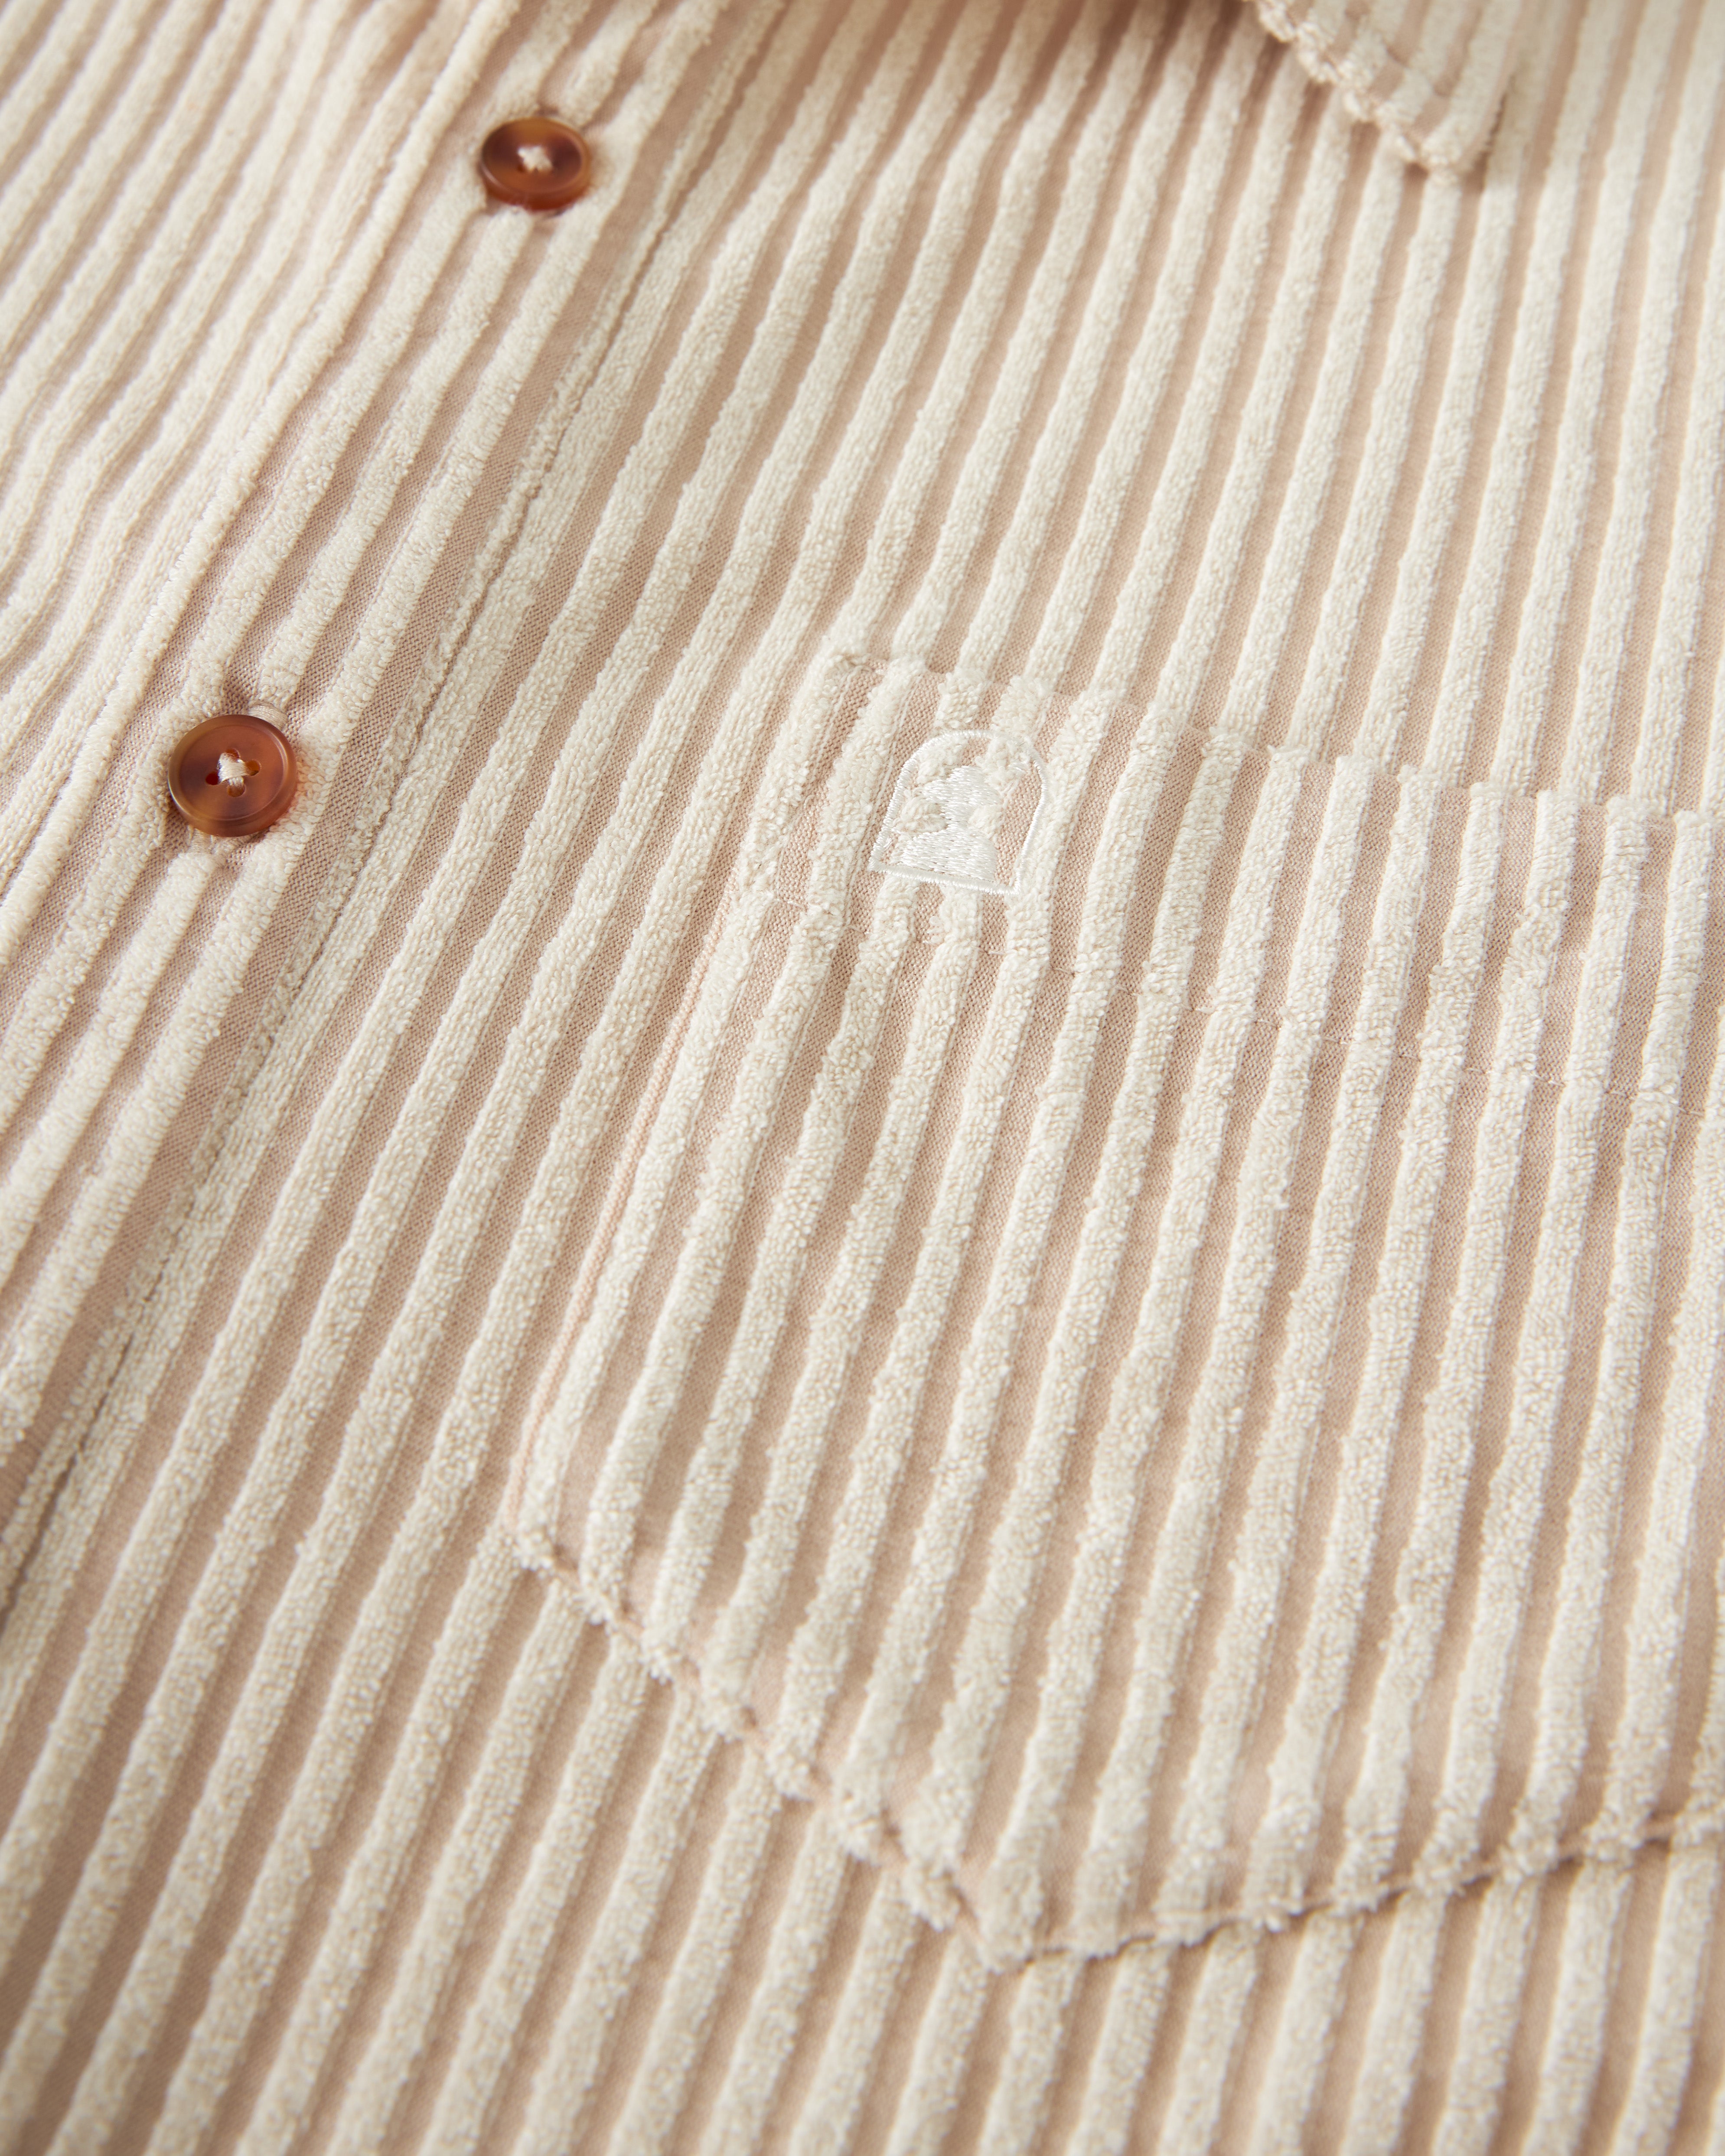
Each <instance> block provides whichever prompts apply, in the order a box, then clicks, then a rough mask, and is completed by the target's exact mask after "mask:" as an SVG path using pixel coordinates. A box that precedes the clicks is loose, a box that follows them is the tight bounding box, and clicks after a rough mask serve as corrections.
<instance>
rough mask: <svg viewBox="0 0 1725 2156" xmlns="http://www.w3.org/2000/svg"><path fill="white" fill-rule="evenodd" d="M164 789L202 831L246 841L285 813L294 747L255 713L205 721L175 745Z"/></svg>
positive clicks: (291, 795) (290, 791) (291, 794)
mask: <svg viewBox="0 0 1725 2156" xmlns="http://www.w3.org/2000/svg"><path fill="white" fill-rule="evenodd" d="M167 790H168V792H169V793H171V794H172V796H173V798H174V805H175V807H176V808H178V809H179V811H180V813H181V814H182V815H183V816H184V817H185V819H186V820H187V823H188V824H196V826H197V827H198V829H199V830H200V831H208V832H210V833H211V834H213V836H215V837H216V838H218V839H244V838H249V836H250V835H251V834H252V833H253V832H254V831H267V830H268V829H269V828H270V825H271V824H273V823H275V820H276V819H277V818H278V817H279V816H283V815H285V814H286V813H287V809H288V806H289V804H290V802H291V801H292V800H293V798H294V752H293V746H292V744H291V743H290V742H289V740H288V739H287V737H286V736H285V734H282V733H280V732H279V731H277V729H276V728H275V727H274V726H271V725H270V721H269V720H268V719H260V718H259V717H258V716H257V715H256V713H255V712H253V711H231V712H228V713H227V714H226V715H225V716H223V717H221V718H219V719H206V720H205V721H204V722H203V725H202V726H193V729H192V731H191V732H190V733H189V734H185V735H182V737H181V738H180V739H179V740H178V741H177V742H176V743H175V744H174V750H173V753H172V756H170V757H169V758H168V760H167Z"/></svg>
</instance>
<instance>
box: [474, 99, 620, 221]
mask: <svg viewBox="0 0 1725 2156" xmlns="http://www.w3.org/2000/svg"><path fill="white" fill-rule="evenodd" d="M479 167H480V178H481V179H482V180H483V181H484V182H485V193H487V194H488V195H490V197H491V198H492V200H493V201H494V202H501V203H508V204H509V205H510V207H511V208H512V209H541V210H545V209H567V208H568V206H569V204H570V203H572V202H573V201H574V200H575V199H576V198H577V197H578V195H584V194H585V193H587V187H588V181H589V180H590V179H591V178H592V177H593V155H592V152H591V151H589V150H588V146H587V145H586V143H585V142H583V141H582V139H581V137H580V136H578V134H577V133H576V132H575V130H574V129H573V128H572V127H567V126H564V124H563V122H562V121H561V120H552V119H551V118H549V117H548V116H547V115H546V114H544V113H542V112H535V113H529V114H528V115H526V117H525V118H523V119H521V120H506V121H504V123H503V125H502V126H501V127H494V128H493V129H492V130H491V131H490V134H489V135H488V136H486V137H485V141H484V143H483V144H482V146H480V157H479Z"/></svg>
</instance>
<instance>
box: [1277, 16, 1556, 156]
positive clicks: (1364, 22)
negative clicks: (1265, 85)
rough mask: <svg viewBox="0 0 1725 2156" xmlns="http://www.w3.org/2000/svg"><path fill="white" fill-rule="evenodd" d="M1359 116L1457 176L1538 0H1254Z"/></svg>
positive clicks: (1479, 145) (1474, 149) (1485, 128)
mask: <svg viewBox="0 0 1725 2156" xmlns="http://www.w3.org/2000/svg"><path fill="white" fill-rule="evenodd" d="M1253 4H1254V6H1255V8H1256V10H1257V14H1258V19H1259V20H1260V22H1261V23H1263V25H1264V27H1265V28H1266V30H1268V31H1269V32H1270V33H1271V35H1272V36H1273V37H1277V38H1281V39H1282V40H1283V41H1284V42H1285V43H1286V44H1291V46H1292V47H1293V49H1294V50H1295V51H1296V53H1297V54H1299V56H1300V59H1301V62H1302V63H1303V64H1304V65H1305V67H1306V68H1307V70H1308V71H1309V72H1310V73H1311V74H1312V75H1313V76H1315V77H1316V78H1317V80H1318V81H1320V82H1322V83H1326V84H1327V85H1330V86H1331V87H1332V88H1333V89H1334V90H1335V91H1336V94H1337V95H1338V96H1339V97H1340V98H1341V99H1342V100H1343V104H1345V105H1347V107H1348V110H1349V111H1350V112H1351V113H1353V115H1354V116H1355V117H1356V119H1359V120H1363V121H1368V122H1369V124H1370V125H1371V126H1374V127H1377V128H1379V129H1381V130H1382V131H1383V133H1384V136H1385V137H1386V139H1387V140H1388V141H1390V142H1391V143H1392V144H1394V146H1395V148H1396V149H1397V150H1399V151H1400V152H1401V154H1402V156H1403V157H1406V158H1407V159H1408V160H1409V162H1410V163H1413V164H1416V165H1424V166H1425V167H1428V168H1429V169H1430V171H1432V172H1443V173H1446V174H1448V175H1450V176H1451V177H1455V176H1457V175H1459V174H1461V173H1463V172H1466V171H1467V170H1468V169H1469V168H1470V167H1471V166H1473V165H1474V164H1475V163H1476V162H1477V160H1478V158H1479V156H1480V153H1481V151H1482V150H1483V149H1484V147H1485V145H1486V140H1487V138H1488V137H1489V136H1490V135H1491V129H1492V126H1494V124H1495V123H1496V121H1497V111H1498V108H1499V106H1500V105H1502V101H1503V93H1504V89H1505V85H1507V82H1508V80H1509V74H1510V69H1512V66H1513V65H1514V64H1515V59H1516V55H1517V52H1518V50H1519V49H1520V47H1521V45H1522V38H1523V34H1524V31H1525V28H1526V24H1527V19H1528V16H1529V10H1530V5H1531V0H1253Z"/></svg>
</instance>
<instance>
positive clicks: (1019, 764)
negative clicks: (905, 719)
mask: <svg viewBox="0 0 1725 2156" xmlns="http://www.w3.org/2000/svg"><path fill="white" fill-rule="evenodd" d="M1047 781H1048V767H1047V766H1046V765H1045V763H1044V762H1043V761H1042V758H1041V757H1040V756H1039V755H1038V754H1037V753H1036V752H1035V750H1034V748H1032V747H1031V746H1030V744H1029V742H1027V741H1022V740H1016V739H1014V738H1012V737H1009V736H1008V735H1005V734H998V733H993V732H989V731H978V732H968V733H950V734H937V735H936V737H934V739H933V740H932V741H927V742H923V744H922V747H921V748H919V749H918V750H917V751H916V753H915V755H913V756H912V757H911V758H910V760H909V761H908V762H906V765H905V767H904V769H903V770H902V771H901V772H900V773H899V775H898V783H897V784H896V786H895V787H894V788H893V789H892V800H891V805H890V806H889V808H887V811H886V822H885V824H883V825H882V826H881V829H880V839H879V841H878V843H877V844H876V845H875V851H874V855H873V857H872V859H871V860H870V863H869V865H870V868H873V869H875V870H879V872H880V874H881V875H899V876H910V877H912V878H914V879H915V880H916V881H918V882H920V883H938V884H945V885H948V886H951V887H955V888H957V890H960V891H1015V890H1016V889H1017V888H1018V883H1019V871H1020V870H1021V869H1022V867H1023V866H1024V862H1025V860H1026V859H1027V858H1028V856H1029V850H1030V846H1031V844H1032V841H1033V840H1034V838H1035V835H1036V827H1037V824H1038V823H1039V821H1040V818H1041V814H1042V802H1043V795H1044V792H1045V788H1046V785H1047Z"/></svg>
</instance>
